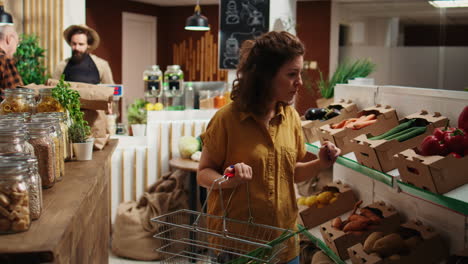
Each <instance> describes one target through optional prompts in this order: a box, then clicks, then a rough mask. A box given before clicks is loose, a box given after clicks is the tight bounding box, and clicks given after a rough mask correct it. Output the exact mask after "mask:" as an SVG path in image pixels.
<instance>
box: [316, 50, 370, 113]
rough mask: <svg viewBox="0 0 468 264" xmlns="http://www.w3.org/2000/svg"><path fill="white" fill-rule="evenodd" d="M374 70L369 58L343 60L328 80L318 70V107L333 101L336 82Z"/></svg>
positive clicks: (361, 75) (342, 81) (345, 80)
mask: <svg viewBox="0 0 468 264" xmlns="http://www.w3.org/2000/svg"><path fill="white" fill-rule="evenodd" d="M374 70H375V64H374V63H372V62H371V61H370V60H369V59H360V60H356V61H355V62H350V61H348V60H345V61H344V62H342V63H340V64H338V67H337V68H336V70H335V72H334V73H333V75H332V77H331V78H330V80H325V79H324V78H323V74H322V72H321V71H320V70H319V74H320V80H319V81H318V82H317V86H318V88H319V91H320V94H321V95H322V98H320V99H318V100H317V105H318V107H321V108H323V107H326V106H328V105H329V104H331V103H332V102H333V95H334V90H335V85H336V84H338V83H347V82H348V80H351V79H354V78H358V77H361V78H364V77H367V76H368V75H369V74H371V73H372V72H373V71H374Z"/></svg>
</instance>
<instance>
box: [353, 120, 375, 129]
mask: <svg viewBox="0 0 468 264" xmlns="http://www.w3.org/2000/svg"><path fill="white" fill-rule="evenodd" d="M375 122H377V119H373V120H367V121H362V122H356V123H354V124H353V129H354V130H358V129H361V128H364V127H366V126H370V125H372V124H374V123H375Z"/></svg>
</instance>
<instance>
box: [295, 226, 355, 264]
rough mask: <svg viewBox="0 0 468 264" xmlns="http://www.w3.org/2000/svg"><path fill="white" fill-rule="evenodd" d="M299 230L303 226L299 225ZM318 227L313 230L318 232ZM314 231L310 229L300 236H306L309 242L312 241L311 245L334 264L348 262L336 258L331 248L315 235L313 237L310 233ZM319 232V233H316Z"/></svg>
mask: <svg viewBox="0 0 468 264" xmlns="http://www.w3.org/2000/svg"><path fill="white" fill-rule="evenodd" d="M301 228H304V227H303V226H301V225H299V224H298V229H301ZM318 228H319V226H318V227H315V228H314V229H317V230H318ZM314 229H311V230H305V231H304V232H302V234H303V235H304V236H306V237H307V238H308V239H309V240H310V241H312V243H314V244H315V246H316V247H318V248H319V249H321V250H322V251H323V252H324V253H325V254H326V255H327V256H328V257H329V258H330V259H331V260H333V261H334V262H335V263H336V264H347V263H348V262H345V261H343V260H342V259H341V258H340V257H338V256H337V255H336V254H335V252H333V250H331V248H329V247H328V246H327V245H326V244H325V242H323V240H322V239H320V238H318V237H317V236H316V235H313V234H312V233H311V231H313V230H314ZM317 230H314V231H317ZM317 232H319V231H317Z"/></svg>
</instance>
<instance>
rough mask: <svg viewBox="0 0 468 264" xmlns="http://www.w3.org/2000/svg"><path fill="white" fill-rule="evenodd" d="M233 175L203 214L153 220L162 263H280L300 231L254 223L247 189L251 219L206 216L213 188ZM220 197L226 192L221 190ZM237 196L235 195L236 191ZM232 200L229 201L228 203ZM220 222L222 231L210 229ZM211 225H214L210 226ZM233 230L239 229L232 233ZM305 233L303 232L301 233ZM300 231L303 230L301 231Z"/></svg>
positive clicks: (185, 213)
mask: <svg viewBox="0 0 468 264" xmlns="http://www.w3.org/2000/svg"><path fill="white" fill-rule="evenodd" d="M229 177H232V175H224V176H223V177H222V178H220V179H218V180H216V181H214V182H213V184H212V185H211V187H210V189H209V191H208V194H207V199H206V201H205V202H204V204H203V206H202V209H201V212H197V211H192V210H187V209H182V210H177V211H174V212H171V213H168V214H165V215H161V216H159V217H156V218H153V219H151V220H152V221H154V222H156V223H158V224H159V226H158V232H157V234H155V235H154V237H155V238H156V239H157V240H158V243H159V248H158V249H156V250H157V251H158V252H160V253H161V255H162V256H163V259H162V260H161V262H162V263H195V262H196V263H228V264H243V263H278V262H279V257H280V253H281V252H282V251H283V250H284V249H285V248H286V242H287V240H288V239H290V238H291V237H292V236H294V235H295V234H297V233H298V232H295V231H292V230H288V229H282V228H277V227H273V226H268V225H262V224H256V223H254V222H253V218H252V213H251V208H250V194H249V191H248V190H249V189H248V184H246V188H247V196H248V199H247V200H248V209H249V220H248V221H239V220H235V219H229V218H227V217H226V215H227V213H226V210H224V203H223V201H222V198H220V200H221V208H222V210H223V212H224V215H223V216H217V215H211V214H207V213H203V211H204V208H205V207H206V204H207V201H208V197H209V195H210V193H211V191H212V190H213V186H214V185H215V184H216V183H217V184H222V183H223V182H224V181H227V180H228V178H229ZM219 191H220V197H222V189H221V188H219ZM232 193H234V192H232ZM231 198H232V194H231V197H230V198H229V201H228V204H229V202H230V200H231ZM216 221H218V224H217V225H216V226H219V227H220V228H219V229H216V228H210V226H213V225H212V223H214V222H216ZM207 223H210V225H207ZM229 230H236V232H235V233H234V232H230V231H229ZM301 231H303V230H301ZM299 232H300V231H299Z"/></svg>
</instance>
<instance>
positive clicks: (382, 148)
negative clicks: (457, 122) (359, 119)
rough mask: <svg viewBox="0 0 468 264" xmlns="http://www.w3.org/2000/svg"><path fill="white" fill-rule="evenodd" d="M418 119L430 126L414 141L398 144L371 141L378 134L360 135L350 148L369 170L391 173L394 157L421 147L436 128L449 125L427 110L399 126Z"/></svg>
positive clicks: (405, 119) (413, 115)
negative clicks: (406, 150) (401, 152)
mask: <svg viewBox="0 0 468 264" xmlns="http://www.w3.org/2000/svg"><path fill="white" fill-rule="evenodd" d="M413 118H418V119H424V120H426V121H427V122H429V124H428V125H427V126H426V128H427V130H426V132H425V133H424V134H421V135H419V136H416V137H414V138H412V139H408V140H405V141H403V142H398V140H395V139H393V140H385V139H382V140H370V139H368V137H372V136H377V135H376V134H366V135H359V136H357V137H355V138H354V139H352V140H351V143H350V148H351V150H352V151H353V152H354V154H355V155H356V159H357V162H359V163H360V164H362V165H364V166H367V167H369V168H372V169H375V170H379V171H382V172H387V171H391V170H393V169H394V168H396V165H395V159H394V158H393V155H395V154H396V153H398V152H400V151H403V150H405V149H408V148H413V147H416V146H419V145H420V144H421V142H422V141H423V139H424V138H425V137H426V136H428V135H432V133H433V131H434V129H435V128H436V127H441V126H444V125H445V124H446V123H447V118H446V117H444V116H441V115H440V113H434V114H433V115H431V114H429V113H428V112H427V111H426V110H422V111H421V112H419V113H415V114H412V115H409V116H407V117H405V118H403V119H401V120H400V121H399V124H401V123H404V122H406V121H408V120H409V119H413Z"/></svg>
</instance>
